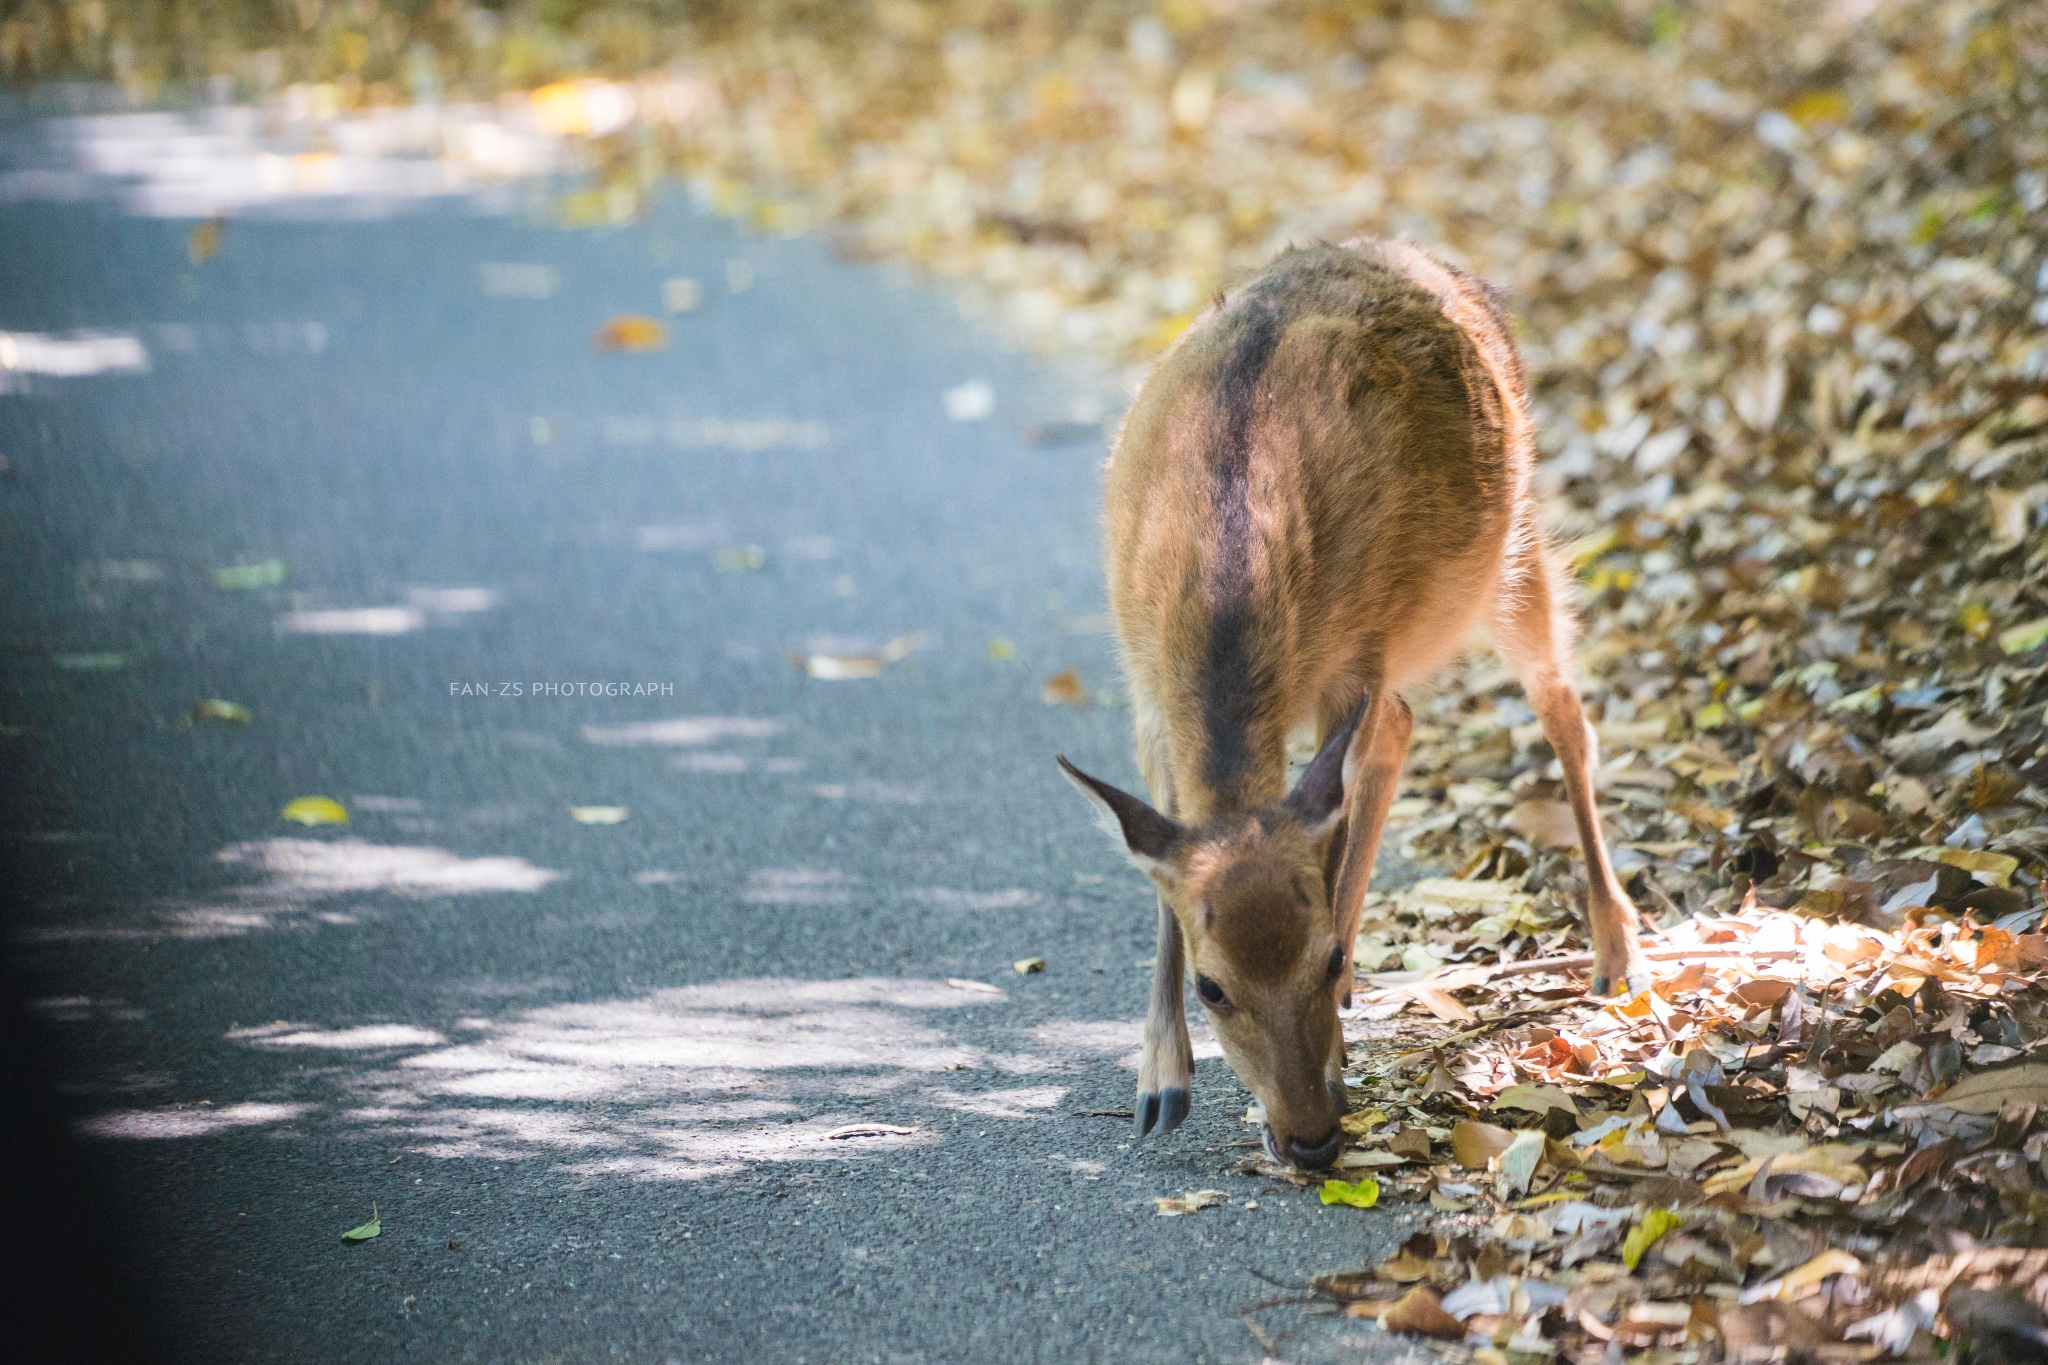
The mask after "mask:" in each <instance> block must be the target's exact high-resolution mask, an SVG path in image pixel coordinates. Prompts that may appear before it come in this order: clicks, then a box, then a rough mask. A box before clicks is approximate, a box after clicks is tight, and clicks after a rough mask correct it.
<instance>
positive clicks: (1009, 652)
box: [988, 636, 1017, 663]
mask: <svg viewBox="0 0 2048 1365" xmlns="http://www.w3.org/2000/svg"><path fill="white" fill-rule="evenodd" d="M988 657H989V658H991V659H994V660H996V661H997V662H999V663H1001V662H1004V661H1007V660H1010V659H1014V658H1016V657H1017V646H1016V645H1014V644H1012V643H1010V641H1008V640H1005V639H1003V638H1002V637H1001V636H997V637H996V638H994V639H992V640H990V641H989V642H988Z"/></svg>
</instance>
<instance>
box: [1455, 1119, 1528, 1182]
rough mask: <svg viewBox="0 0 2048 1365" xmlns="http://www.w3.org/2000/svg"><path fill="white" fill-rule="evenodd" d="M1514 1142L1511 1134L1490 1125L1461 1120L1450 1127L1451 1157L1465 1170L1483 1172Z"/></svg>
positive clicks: (1513, 1136) (1471, 1120) (1504, 1129)
mask: <svg viewBox="0 0 2048 1365" xmlns="http://www.w3.org/2000/svg"><path fill="white" fill-rule="evenodd" d="M1514 1140H1515V1135H1514V1134H1513V1133H1512V1132H1510V1131H1509V1130H1507V1129H1506V1128H1501V1127H1497V1126H1495V1125H1494V1124H1491V1123H1480V1122H1478V1121H1476V1120H1473V1119H1461V1120H1459V1121H1458V1122H1457V1123H1455V1124H1452V1125H1451V1155H1452V1157H1453V1158H1454V1159H1455V1160H1456V1161H1457V1163H1458V1164H1459V1165H1460V1166H1463V1167H1464V1168H1465V1169H1467V1170H1472V1171H1481V1170H1485V1169H1486V1164H1487V1163H1488V1162H1489V1161H1491V1160H1493V1158H1495V1157H1497V1156H1499V1155H1500V1154H1501V1153H1502V1152H1505V1151H1506V1150H1507V1149H1508V1148H1509V1146H1511V1145H1512V1144H1513V1143H1514Z"/></svg>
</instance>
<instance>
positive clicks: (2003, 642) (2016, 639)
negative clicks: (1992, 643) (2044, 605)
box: [1998, 616, 2048, 654]
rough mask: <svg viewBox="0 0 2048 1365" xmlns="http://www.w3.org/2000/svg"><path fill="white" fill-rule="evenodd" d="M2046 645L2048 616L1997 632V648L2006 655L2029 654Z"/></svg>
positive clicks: (2047, 643)
mask: <svg viewBox="0 0 2048 1365" xmlns="http://www.w3.org/2000/svg"><path fill="white" fill-rule="evenodd" d="M2042 645H2048V616H2044V617H2042V618H2041V619H2040V620H2038V621H2029V622H2027V623H2026V624H2025V625H2023V626H2013V627H2011V628H2010V629H2008V630H2001V631H2000V632H1998V647H1999V648H2000V649H2002V650H2004V651H2005V652H2006V653H2008V654H2030V653H2032V652H2033V651H2034V650H2037V649H2039V648H2040V647H2041V646H2042Z"/></svg>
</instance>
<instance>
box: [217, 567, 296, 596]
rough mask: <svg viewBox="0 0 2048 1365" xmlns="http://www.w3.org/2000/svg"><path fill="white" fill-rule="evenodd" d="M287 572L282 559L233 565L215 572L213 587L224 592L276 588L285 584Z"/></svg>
mask: <svg viewBox="0 0 2048 1365" xmlns="http://www.w3.org/2000/svg"><path fill="white" fill-rule="evenodd" d="M287 572H288V570H287V569H286V568H285V563H284V561H283V560H282V559H266V560H264V561H263V562H262V563H261V564H231V565H229V566H228V567H227V568H225V569H215V570H214V571H213V586H214V587H216V588H219V589H220V590H221V591H223V592H245V591H247V590H248V589H250V588H274V587H276V586H277V585H278V584H280V583H282V582H284V579H285V574H286V573H287Z"/></svg>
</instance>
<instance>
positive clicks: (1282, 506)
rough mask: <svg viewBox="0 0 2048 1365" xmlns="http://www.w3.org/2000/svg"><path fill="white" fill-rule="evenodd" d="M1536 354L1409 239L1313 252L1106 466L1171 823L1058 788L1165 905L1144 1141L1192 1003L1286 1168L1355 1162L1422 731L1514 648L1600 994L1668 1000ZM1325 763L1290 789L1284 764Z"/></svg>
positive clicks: (1121, 603) (1157, 386)
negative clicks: (1425, 705)
mask: <svg viewBox="0 0 2048 1365" xmlns="http://www.w3.org/2000/svg"><path fill="white" fill-rule="evenodd" d="M1534 460H1535V451H1534V442H1533V439H1532V432H1531V424H1530V418H1529V413H1528V396H1527V393H1526V392H1525V390H1524V385H1523V377H1522V363H1521V357H1520V355H1519V354H1518V353H1517V352H1516V350H1515V345H1514V341H1513V339H1512V338H1511V337H1510V335H1509V331H1508V321H1507V317H1506V315H1505V314H1504V312H1503V311H1502V308H1501V305H1500V303H1499V301H1498V300H1497V298H1496V297H1495V295H1494V294H1493V293H1492V291H1491V290H1490V288H1489V287H1488V286H1487V285H1485V284H1483V283H1482V282H1480V281H1479V280H1476V279H1474V278H1473V277H1471V276H1470V275H1467V274H1465V273H1464V272H1462V271H1460V270H1457V269H1455V268H1453V267H1451V266H1449V265H1446V264H1445V263H1444V262H1442V261H1440V260H1438V259H1436V258H1435V257H1434V256H1432V255H1430V254H1429V253H1427V252H1425V251H1423V250H1421V249H1420V248H1419V247H1416V246H1414V245H1411V244H1409V243H1406V242H1379V241H1370V240H1361V241H1356V242H1352V243H1349V244H1347V245H1345V246H1341V247H1338V246H1318V247H1314V248H1311V249H1307V250H1298V251H1290V252H1288V253H1287V254H1286V255H1284V256H1282V257H1281V258H1280V259H1279V260H1277V261H1275V262H1274V263H1273V265H1272V266H1271V268H1269V269H1268V270H1267V271H1266V273H1265V274H1263V275H1262V276H1260V277H1259V278H1258V279H1256V280H1254V281H1252V282H1251V283H1249V284H1247V285H1245V286H1244V287H1243V288H1241V289H1239V290H1237V291H1235V292H1234V293H1231V294H1229V295H1228V296H1219V297H1218V298H1217V300H1216V303H1215V305H1214V306H1213V307H1211V308H1210V309H1209V310H1208V311H1207V312H1205V313H1204V314H1203V315H1202V317H1201V318H1199V319H1198V320H1197V321H1196V322H1195V324H1194V325H1193V326H1192V327H1190V328H1189V329H1188V331H1187V333H1186V334H1185V335H1184V336H1182V337H1181V338H1180V340H1179V341H1178V342H1176V343H1175V344H1174V346H1173V348H1172V349H1171V350H1170V351H1168V352H1167V353H1166V355H1165V356H1164V357H1163V358H1161V360H1160V361H1159V364H1158V366H1157V367H1156V368H1155V369H1154V370H1153V372H1152V375H1151V377H1150V378H1149V379H1148V380H1147V381H1146V384H1145V387H1144V390H1143V392H1141V393H1140V394H1139V395H1138V398H1137V400H1136V402H1135V403H1133V405H1132V407H1131V410H1130V412H1129V414H1128V415H1127V416H1126V417H1125V419H1124V424H1123V431H1122V433H1121V435H1120V436H1119V437H1118V439H1117V444H1116V451H1115V454H1114V455H1113V456H1112V457H1111V459H1110V462H1109V468H1108V477H1107V489H1106V501H1107V516H1106V518H1105V520H1106V523H1107V541H1108V548H1107V557H1108V576H1109V594H1110V605H1111V608H1112V610H1113V611H1114V613H1115V616H1116V622H1117V633H1118V635H1119V637H1120V638H1121V642H1122V647H1123V655H1124V661H1125V667H1126V670H1127V672H1128V675H1129V681H1130V689H1131V709H1132V712H1133V715H1134V719H1135V723H1136V730H1137V750H1138V766H1139V768H1140V769H1141V770H1142V772H1143V774H1144V777H1145V781H1146V783H1147V784H1148V785H1149V786H1150V788H1151V791H1152V803H1151V804H1149V805H1148V804H1147V803H1146V802H1144V801H1142V800H1140V799H1139V798H1137V797H1135V796H1132V795H1131V794H1129V793H1128V792H1124V791H1120V790H1118V789H1117V788H1115V787H1112V786H1110V785H1109V784H1108V783H1106V782H1101V781H1098V780H1097V779H1095V778H1092V777H1090V776H1088V775H1087V774H1085V773H1083V772H1081V771H1080V770H1079V769H1077V768H1075V767H1074V766H1073V765H1072V764H1070V763H1068V762H1067V761H1066V759H1065V758H1064V757H1062V758H1061V759H1060V760H1059V762H1060V766H1061V768H1062V769H1063V770H1064V771H1065V772H1066V775H1067V776H1068V777H1069V778H1071V779H1072V780H1073V782H1074V784H1075V785H1076V786H1078V787H1079V788H1080V789H1081V790H1082V791H1083V792H1084V793H1085V794H1086V795H1087V796H1088V797H1089V799H1090V800H1091V801H1092V802H1093V803H1094V805H1095V807H1096V811H1097V815H1098V816H1099V818H1100V819H1101V822H1102V824H1103V826H1104V828H1105V829H1106V830H1107V831H1108V832H1109V834H1110V835H1111V837H1112V838H1114V839H1115V840H1116V841H1117V843H1119V844H1120V845H1121V846H1122V847H1123V848H1124V850H1125V852H1126V853H1127V854H1128V855H1129V857H1130V859H1131V861H1132V862H1133V863H1135V864H1137V866H1138V867H1140V868H1141V869H1143V870H1144V871H1145V872H1147V873H1148V874H1150V875H1151V877H1152V879H1153V881H1154V882H1156V883H1157V884H1158V892H1159V956H1158V959H1157V962H1156V964H1155V968H1154V977H1153V983H1152V997H1151V1006H1150V1009H1149V1011H1148V1013H1147V1017H1146V1020H1145V1033H1144V1044H1143V1049H1142V1051H1141V1053H1140V1060H1139V1067H1138V1108H1137V1131H1138V1136H1139V1137H1143V1136H1145V1135H1146V1134H1147V1133H1149V1132H1152V1131H1155V1130H1156V1131H1158V1132H1162V1133H1164V1132H1167V1131H1169V1130H1171V1129H1173V1128H1174V1127H1175V1126H1177V1125H1178V1124H1179V1123H1180V1121H1181V1120H1182V1119H1183V1118H1185V1117H1186V1116H1187V1112H1188V1086H1189V1077H1190V1073H1191V1071H1192V1062H1193V1058H1192V1049H1191V1048H1190V1046H1189V1042H1188V1030H1187V1020H1186V1016H1185V1015H1184V1013H1183V1011H1182V1002H1181V981H1182V975H1183V972H1184V970H1187V971H1192V973H1193V976H1194V982H1195V993H1196V995H1197V996H1199V997H1200V998H1201V1002H1202V1006H1203V1008H1204V1009H1206V1010H1207V1011H1208V1012H1209V1017H1210V1019H1211V1020H1212V1021H1213V1022H1214V1024H1215V1028H1216V1034H1217V1036H1218V1038H1219V1039H1221V1041H1222V1044H1223V1053H1224V1056H1225V1057H1226V1058H1227V1059H1228V1060H1229V1062H1230V1065H1231V1068H1232V1069H1233V1070H1234V1071H1236V1073H1237V1075H1238V1078H1239V1079H1240V1080H1241V1081H1243V1082H1244V1084H1245V1085H1246V1086H1247V1087H1248V1088H1249V1089H1250V1090H1251V1092H1252V1094H1253V1095H1254V1096H1255V1097H1256V1098H1257V1099H1258V1101H1259V1103H1260V1104H1261V1105H1262V1106H1263V1107H1264V1109H1265V1114H1266V1125H1265V1129H1264V1132H1263V1135H1262V1136H1263V1141H1264V1145H1265V1148H1266V1151H1267V1152H1268V1153H1269V1154H1270V1155H1272V1156H1273V1157H1274V1158H1275V1159H1277V1160H1283V1161H1286V1162H1289V1163H1291V1164H1293V1165H1296V1166H1302V1167H1317V1166H1326V1165H1328V1164H1329V1163H1330V1162H1331V1161H1332V1160H1333V1159H1334V1158H1335V1157H1336V1155H1337V1151H1338V1149H1339V1147H1341V1145H1342V1139H1343V1133H1342V1129H1341V1128H1340V1127H1339V1124H1338V1119H1339V1116H1340V1115H1341V1113H1342V1111H1343V1109H1344V1103H1345V1089H1344V1033H1343V1026H1342V1024H1341V1023H1340V1022H1339V1020H1338V1017H1337V1009H1338V1002H1339V1000H1340V998H1341V999H1346V1000H1348V998H1349V995H1350V991H1351V952H1352V941H1353V939H1354V938H1355V936H1356V934H1357V931H1358V920H1359V915H1360V913H1361V911H1362V910H1363V908H1364V904H1365V892H1366V886H1367V883H1368V882H1369V881H1370V880H1371V877H1372V865H1373V858H1374V855H1375V854H1376V853H1377V851H1378V849H1379V842H1380V831H1381V829H1382V828H1383V826H1384V825H1385V824H1386V819H1387V810H1388V807H1389V806H1390V805H1391V804H1392V802H1393V798H1394V790H1395V787H1396V786H1397V785H1398V784H1399V782H1400V777H1401V768H1402V764H1403V763H1404V762H1405V761H1406V758H1407V754H1408V742H1409V737H1410V733H1411V731H1412V730H1413V727H1414V717H1413V716H1412V714H1411V713H1410V712H1409V709H1408V706H1407V703H1406V702H1404V701H1403V700H1402V696H1401V694H1402V691H1403V690H1404V689H1406V688H1409V687H1412V686H1414V685H1416V684H1418V683H1421V682H1424V681H1426V680H1427V679H1428V678H1429V677H1430V676H1431V675H1432V674H1434V673H1435V672H1436V671H1437V670H1438V669H1440V668H1441V667H1442V666H1443V665H1444V664H1445V663H1447V662H1448V661H1449V660H1450V659H1451V658H1452V657H1453V656H1454V655H1455V654H1457V653H1458V652H1459V651H1460V650H1461V649H1462V648H1463V647H1464V645H1465V643H1466V641H1467V639H1468V638H1469V637H1470V636H1471V635H1472V633H1473V632H1474V630H1475V629H1477V628H1479V627H1482V626H1483V627H1485V628H1487V629H1488V630H1489V631H1490V633H1491V634H1492V636H1493V638H1494V640H1495V642H1496V644H1497V646H1498V647H1499V648H1500V650H1501V651H1502V652H1503V653H1504V654H1505V655H1506V657H1507V658H1508V660H1509V661H1510V662H1511V663H1512V664H1513V666H1514V668H1515V670H1516V673H1517V675H1518V676H1519V677H1520V679H1521V681H1522V685H1523V688H1524V689H1525V690H1526V692H1527V693H1528V695H1529V697H1530V699H1531V701H1532V702H1533V703H1534V705H1535V708H1536V713H1537V715H1538V716H1539V717H1540V718H1541V720H1542V722H1543V732H1544V734H1545V735H1547V736H1548V737H1549V740H1550V743H1551V745H1552V746H1553V747H1554V748H1555V749H1556V751H1557V757H1558V760H1559V763H1560V764H1561V765H1562V767H1563V769H1564V782H1565V788H1566V791H1567V793H1568V795H1569V796H1570V800H1571V809H1572V816H1573V819H1574V820H1575V822H1576V824H1577V826H1578V835H1579V846H1580V847H1581V848H1582V849H1583V850H1584V852H1585V858H1586V870H1587V874H1588V881H1589V883H1590V886H1591V894H1590V896H1589V902H1588V905H1587V917H1588V919H1589V921H1590V924H1591V931H1592V940H1593V948H1594V959H1595V965H1594V968H1593V980H1592V989H1593V992H1594V993H1595V994H1597V995H1606V994H1609V993H1611V992H1612V991H1614V990H1618V989H1622V988H1624V987H1626V988H1627V989H1631V990H1635V989H1641V988H1642V987H1644V986H1646V985H1647V984H1648V971H1647V963H1646V961H1645V959H1644V958H1643V956H1642V954H1641V951H1640V949H1639V948H1638V946H1637V944H1636V931H1637V919H1636V911H1635V907H1634V906H1633V905H1632V904H1630V902H1629V899H1628V896H1627V894H1626V893H1625V892H1623V890H1622V888H1621V885H1620V883H1619V882H1618V881H1617V880H1616V879H1615V875H1614V869H1613V866H1612V864H1611V863H1610V862H1609V861H1608V857H1607V850H1606V847H1605V846H1604V844H1603V843H1602V841H1601V836H1600V822H1599V814H1598V812H1597V810H1596V809H1595V807H1594V802H1593V768H1594V763H1595V750H1594V738H1593V732H1592V727H1591V726H1590V725H1588V724H1587V722H1586V716H1585V712H1584V710H1583V708H1582V706H1581V704H1580V701H1579V693H1578V688H1577V686H1576V685H1575V684H1574V682H1573V680H1572V672H1573V670H1572V662H1571V647H1572V638H1573V624H1572V619H1571V615H1570V610H1569V607H1568V604H1567V602H1566V600H1565V594H1566V591H1567V587H1566V578H1565V574H1564V571H1563V570H1562V569H1561V568H1560V567H1559V565H1558V563H1557V561H1556V556H1555V554H1554V552H1553V551H1552V549H1551V546H1550V542H1549V539H1548V537H1547V535H1546V534H1545V532H1544V530H1543V528H1542V527H1541V526H1540V525H1539V524H1538V520H1537V512H1536V507H1535V504H1534V502H1533V500H1532V499H1531V496H1530V493H1529V480H1530V474H1531V470H1532V466H1533V464H1534ZM1310 722H1313V724H1314V726H1315V729H1316V733H1317V737H1318V740H1319V742H1320V747H1319V749H1318V751H1317V753H1316V755H1315V757H1314V759H1313V760H1312V761H1311V762H1310V763H1309V765H1308V767H1307V769H1306V770H1305V771H1304V772H1303V773H1302V776H1301V778H1300V780H1299V782H1298V783H1297V784H1296V785H1295V788H1294V790H1293V791H1292V792H1288V791H1287V790H1286V774H1287V740H1288V735H1289V733H1290V732H1291V731H1293V730H1295V729H1296V728H1297V727H1301V726H1305V725H1307V724H1308V723H1310Z"/></svg>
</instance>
